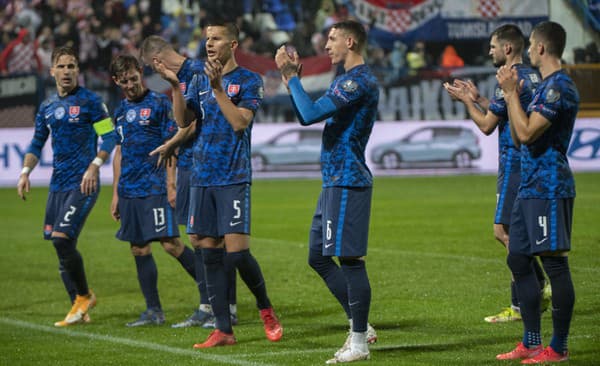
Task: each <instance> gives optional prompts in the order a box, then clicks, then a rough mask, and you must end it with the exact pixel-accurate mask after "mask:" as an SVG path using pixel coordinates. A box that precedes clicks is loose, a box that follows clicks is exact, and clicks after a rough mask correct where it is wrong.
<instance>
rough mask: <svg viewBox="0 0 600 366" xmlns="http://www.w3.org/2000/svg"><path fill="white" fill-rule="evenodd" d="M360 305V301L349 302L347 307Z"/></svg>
mask: <svg viewBox="0 0 600 366" xmlns="http://www.w3.org/2000/svg"><path fill="white" fill-rule="evenodd" d="M359 303H360V301H355V302H351V303H349V304H348V305H350V306H354V305H358V304H359Z"/></svg>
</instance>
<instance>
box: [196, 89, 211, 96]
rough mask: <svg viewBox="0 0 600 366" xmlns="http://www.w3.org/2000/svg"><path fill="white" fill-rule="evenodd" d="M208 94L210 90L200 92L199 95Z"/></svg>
mask: <svg viewBox="0 0 600 366" xmlns="http://www.w3.org/2000/svg"><path fill="white" fill-rule="evenodd" d="M208 92H209V90H203V91H201V92H198V95H204V94H206V93H208Z"/></svg>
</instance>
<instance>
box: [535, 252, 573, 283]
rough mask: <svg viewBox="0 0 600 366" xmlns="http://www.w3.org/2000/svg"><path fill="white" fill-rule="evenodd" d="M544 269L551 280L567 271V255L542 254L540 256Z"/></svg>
mask: <svg viewBox="0 0 600 366" xmlns="http://www.w3.org/2000/svg"><path fill="white" fill-rule="evenodd" d="M541 260H542V265H543V267H544V271H546V274H547V275H548V278H550V280H552V279H553V278H557V277H560V276H562V275H563V274H565V273H568V272H569V257H566V256H543V257H541Z"/></svg>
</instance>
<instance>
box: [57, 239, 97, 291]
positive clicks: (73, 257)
mask: <svg viewBox="0 0 600 366" xmlns="http://www.w3.org/2000/svg"><path fill="white" fill-rule="evenodd" d="M76 243H77V242H76V241H75V240H73V239H69V238H61V237H55V238H52V244H54V249H56V254H57V255H58V260H59V263H60V266H61V267H63V268H64V269H65V270H66V272H67V274H68V275H69V278H70V279H71V281H72V282H73V284H74V285H75V289H76V291H77V294H78V295H80V296H84V295H87V294H89V292H90V290H89V289H88V284H87V279H86V277H85V269H84V267H83V258H81V254H80V253H79V251H78V250H77V248H76ZM63 283H64V280H63ZM65 286H66V284H65Z"/></svg>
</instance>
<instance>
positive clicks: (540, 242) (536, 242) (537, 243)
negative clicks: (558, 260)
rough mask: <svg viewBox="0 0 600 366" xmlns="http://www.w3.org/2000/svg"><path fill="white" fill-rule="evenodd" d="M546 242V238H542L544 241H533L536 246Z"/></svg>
mask: <svg viewBox="0 0 600 366" xmlns="http://www.w3.org/2000/svg"><path fill="white" fill-rule="evenodd" d="M546 240H548V237H545V238H544V239H542V240H536V241H535V244H536V245H540V244H542V243H543V242H545V241H546Z"/></svg>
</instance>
